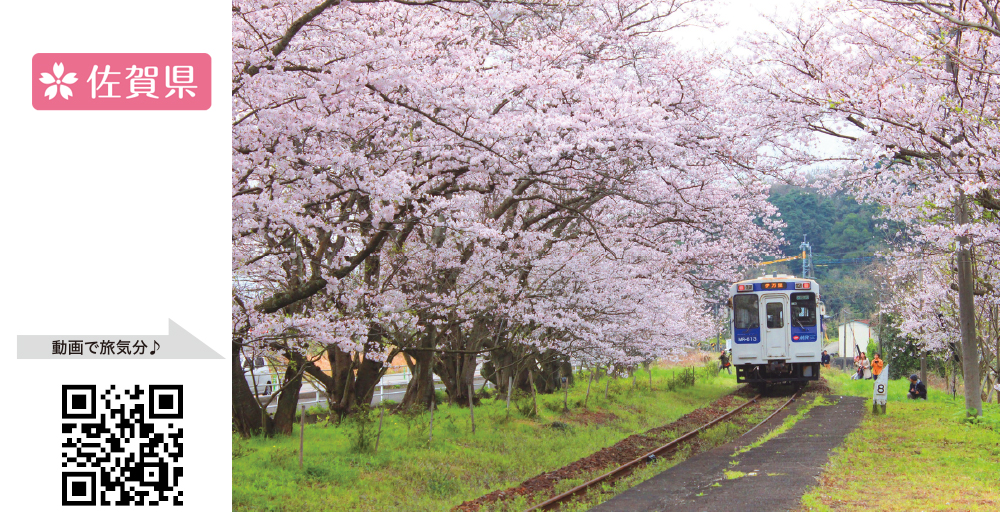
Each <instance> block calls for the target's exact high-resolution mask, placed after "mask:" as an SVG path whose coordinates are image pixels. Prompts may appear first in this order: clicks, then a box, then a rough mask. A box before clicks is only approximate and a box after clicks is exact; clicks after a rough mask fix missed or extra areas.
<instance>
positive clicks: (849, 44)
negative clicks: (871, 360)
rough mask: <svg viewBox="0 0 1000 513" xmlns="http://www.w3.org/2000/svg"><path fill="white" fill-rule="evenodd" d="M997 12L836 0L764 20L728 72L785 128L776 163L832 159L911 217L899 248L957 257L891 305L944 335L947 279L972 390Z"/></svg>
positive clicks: (954, 4) (913, 324)
mask: <svg viewBox="0 0 1000 513" xmlns="http://www.w3.org/2000/svg"><path fill="white" fill-rule="evenodd" d="M996 9H997V2H995V1H986V0H982V1H964V0H960V1H949V2H927V1H918V0H912V1H911V0H850V1H846V0H845V1H833V2H829V3H828V4H826V5H825V6H823V7H821V8H819V9H811V10H807V11H806V12H802V13H801V15H800V16H799V17H797V18H796V19H793V20H791V21H780V20H774V23H775V26H776V27H777V29H778V33H777V34H776V35H769V36H760V37H756V38H753V39H752V40H749V41H748V42H747V46H748V48H750V49H752V52H753V62H752V63H745V64H749V67H747V68H736V70H735V73H736V74H741V71H742V70H743V69H748V70H751V71H747V72H745V73H742V82H743V83H744V84H745V85H746V91H747V95H748V98H749V101H748V104H749V105H754V106H756V109H757V111H758V113H759V119H760V120H761V121H760V124H761V125H762V126H769V127H773V126H775V125H781V126H783V127H784V129H783V130H779V131H778V133H779V134H780V137H778V138H776V139H775V143H774V146H773V150H772V152H771V153H772V156H774V159H775V162H776V164H775V165H776V167H777V166H786V167H791V166H797V165H802V164H811V163H816V162H818V161H823V160H826V161H834V162H840V163H841V164H843V165H841V166H839V167H838V169H837V170H836V171H835V172H833V173H832V176H831V181H832V182H835V183H838V185H842V186H846V187H849V188H851V189H852V192H853V193H854V194H855V195H856V196H857V197H858V198H859V199H861V200H867V201H872V202H877V203H879V204H882V205H884V206H885V207H886V216H887V217H888V218H891V219H893V220H898V221H903V222H907V223H910V224H911V225H912V227H913V229H914V232H915V233H916V234H918V236H915V237H914V238H913V239H912V240H913V241H914V243H915V244H917V245H918V246H914V247H913V248H910V249H909V250H907V251H906V252H907V253H908V254H910V255H917V254H921V255H927V254H934V255H940V254H942V253H944V254H947V255H949V257H948V258H954V262H955V263H954V268H955V271H954V273H948V274H947V276H948V277H949V278H950V279H953V280H954V281H950V282H945V281H944V277H945V275H944V274H934V275H933V276H931V275H930V274H929V272H928V271H927V269H939V268H940V264H941V261H940V259H939V258H936V259H930V260H925V261H924V262H923V264H924V265H923V268H925V274H924V280H923V281H921V282H920V283H922V284H923V285H922V286H921V287H919V288H918V292H917V293H916V294H914V295H911V296H908V297H906V298H897V301H899V302H900V303H899V304H901V305H902V304H905V303H906V302H907V301H910V302H911V303H910V304H909V305H908V306H907V309H908V308H912V309H911V310H909V314H908V315H909V316H910V320H909V321H907V322H909V324H908V326H910V328H911V329H913V332H914V333H920V334H922V335H923V336H927V337H929V338H928V339H927V340H926V342H927V343H928V344H930V345H931V346H934V345H936V344H939V343H940V342H941V341H943V340H944V339H946V338H947V335H946V334H944V333H941V332H940V331H936V330H935V329H933V328H932V327H933V326H934V325H935V322H936V321H937V318H938V314H942V315H943V314H947V313H948V311H947V307H946V306H945V304H944V303H942V300H943V298H945V297H946V296H948V295H949V290H950V288H951V287H950V286H949V285H951V284H954V285H955V289H956V292H957V298H958V301H957V311H958V318H959V322H958V323H957V325H958V326H959V327H960V332H961V340H962V344H961V346H962V359H963V363H964V379H965V386H966V390H970V391H972V390H978V389H979V386H980V382H979V376H980V373H979V360H980V358H979V354H978V351H977V338H978V332H977V329H976V326H975V300H974V296H975V292H976V290H977V288H986V289H993V288H994V285H995V279H996V278H995V273H992V272H983V271H985V266H983V265H982V264H983V263H984V262H994V261H996V260H997V256H998V255H997V253H998V248H1000V246H998V244H997V241H998V235H1000V231H998V230H1000V224H998V223H997V221H996V219H997V218H996V216H997V213H998V212H1000V203H998V202H997V197H998V196H997V194H998V192H1000V165H998V164H1000V163H998V160H997V155H998V152H997V149H998V148H997V145H998V144H1000V134H998V132H997V130H998V129H997V127H998V125H997V118H996V113H997V112H998V111H1000V105H998V104H997V93H998V91H997V81H996V79H995V76H996V73H997V70H998V69H1000V68H998V66H997V58H998V50H1000V48H998V41H1000V40H998V36H1000V22H998V17H997V14H996ZM823 140H826V141H827V143H826V145H825V147H824V148H823V151H818V149H817V145H818V144H821V143H822V141H823ZM830 140H835V141H837V144H835V145H833V144H830V143H829V141H830ZM974 254H975V255H977V257H978V260H977V261H978V263H979V265H976V264H975V263H974V262H973V258H972V255H974ZM974 268H978V269H979V271H980V272H978V273H976V272H974V270H973V269H974ZM935 272H938V271H935ZM987 282H992V283H987ZM977 283H978V285H977ZM928 287H929V288H928ZM932 289H933V290H932ZM994 301H995V299H994ZM914 302H915V303H914ZM904 310H905V309H904ZM914 316H920V318H919V319H918V318H916V317H914ZM904 324H905V323H904ZM966 406H967V407H968V408H969V409H970V410H976V411H978V413H980V414H981V412H982V409H981V403H980V398H979V395H978V394H975V393H972V392H970V393H967V394H966Z"/></svg>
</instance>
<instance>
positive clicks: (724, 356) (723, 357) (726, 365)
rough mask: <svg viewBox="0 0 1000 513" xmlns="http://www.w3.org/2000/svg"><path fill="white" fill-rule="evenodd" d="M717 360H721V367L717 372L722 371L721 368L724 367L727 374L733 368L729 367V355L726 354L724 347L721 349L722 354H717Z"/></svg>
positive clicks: (730, 372) (731, 371)
mask: <svg viewBox="0 0 1000 513" xmlns="http://www.w3.org/2000/svg"><path fill="white" fill-rule="evenodd" d="M719 361H720V362H722V367H721V368H720V369H719V372H722V369H726V371H727V372H729V374H732V373H733V370H732V369H730V368H729V367H730V365H729V355H728V354H726V351H725V350H724V349H723V350H722V354H720V355H719Z"/></svg>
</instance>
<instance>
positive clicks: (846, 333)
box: [837, 319, 878, 358]
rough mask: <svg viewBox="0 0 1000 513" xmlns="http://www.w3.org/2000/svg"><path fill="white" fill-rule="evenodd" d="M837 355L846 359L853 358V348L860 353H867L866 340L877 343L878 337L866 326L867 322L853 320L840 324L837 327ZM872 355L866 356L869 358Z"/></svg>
mask: <svg viewBox="0 0 1000 513" xmlns="http://www.w3.org/2000/svg"><path fill="white" fill-rule="evenodd" d="M837 332H838V335H837V354H838V355H840V356H843V357H847V358H854V355H855V350H854V348H855V347H859V348H861V351H867V347H868V339H872V340H874V341H875V342H876V343H878V335H877V334H876V332H875V331H873V330H872V328H871V326H869V325H868V321H863V320H861V319H855V320H853V321H850V322H847V323H844V324H841V325H840V326H838V327H837ZM871 357H872V355H868V358H871Z"/></svg>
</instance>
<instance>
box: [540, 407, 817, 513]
mask: <svg viewBox="0 0 1000 513" xmlns="http://www.w3.org/2000/svg"><path fill="white" fill-rule="evenodd" d="M801 393H802V388H799V389H797V390H796V391H795V393H793V394H792V396H791V397H790V398H789V399H788V401H786V402H785V403H784V404H782V405H781V406H780V407H778V409H776V410H775V411H774V412H772V413H771V414H770V415H768V417H767V418H766V419H764V420H763V421H761V422H760V423H758V424H757V425H755V426H753V427H752V428H750V429H749V430H747V431H746V432H745V433H744V435H745V434H746V433H749V432H751V431H753V430H754V429H757V428H758V427H760V426H761V425H762V424H764V423H765V422H767V421H768V420H771V418H772V417H774V416H775V415H777V414H778V413H779V412H781V411H782V410H784V409H785V408H786V407H787V406H788V405H789V404H792V402H793V401H795V399H796V398H798V397H799V395H801ZM760 398H761V394H758V395H756V396H754V397H753V398H752V399H750V400H749V401H747V402H745V403H743V404H741V405H740V406H738V407H736V408H734V409H733V410H731V411H729V412H726V413H725V414H723V415H720V416H719V417H716V418H715V419H713V420H711V421H710V422H708V423H706V424H705V425H703V426H701V427H699V428H697V429H695V430H693V431H690V432H688V433H685V434H684V435H681V436H679V437H677V438H675V439H674V440H671V441H670V442H668V443H667V444H665V445H663V446H660V447H657V448H656V449H653V450H652V451H650V452H648V453H646V454H644V455H642V456H640V457H638V458H636V459H634V460H632V461H629V462H628V463H625V464H624V465H622V466H620V467H618V468H616V469H614V470H612V471H610V472H608V473H606V474H603V475H601V476H598V477H596V478H594V479H591V480H590V481H587V482H586V483H583V484H582V485H579V486H577V487H575V488H572V489H570V490H567V491H565V492H563V493H561V494H559V495H556V496H555V497H552V498H550V499H548V500H546V501H545V502H541V503H539V504H536V505H534V506H532V507H530V508H528V509H527V510H526V511H549V510H552V509H555V508H556V507H557V506H559V505H560V504H563V503H565V502H567V501H569V500H570V499H572V498H574V497H577V496H580V495H582V494H585V493H587V492H588V491H589V490H592V489H594V488H595V487H599V486H601V485H604V484H610V483H613V482H615V481H617V480H619V479H621V478H623V477H625V476H627V475H629V474H631V473H632V472H633V471H635V470H636V469H638V468H640V467H642V466H644V465H645V464H646V463H649V462H650V461H654V460H655V459H656V458H657V456H659V455H660V454H663V453H665V452H667V451H669V450H670V449H673V448H674V447H676V446H677V445H678V444H680V443H681V442H683V441H685V440H688V439H691V438H693V437H695V436H697V435H698V434H699V433H701V432H702V431H704V430H706V429H708V428H710V427H712V426H714V425H716V424H718V423H719V422H722V421H723V420H726V419H728V418H729V417H732V416H733V415H735V414H736V413H739V412H740V411H741V410H743V409H744V408H746V407H747V406H750V405H751V404H756V403H757V400H758V399H760ZM741 436H742V435H741Z"/></svg>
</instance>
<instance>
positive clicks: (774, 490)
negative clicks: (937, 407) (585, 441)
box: [593, 395, 867, 511]
mask: <svg viewBox="0 0 1000 513" xmlns="http://www.w3.org/2000/svg"><path fill="white" fill-rule="evenodd" d="M826 399H827V401H829V402H831V403H835V404H832V405H820V406H815V407H813V409H812V410H811V411H810V412H809V413H808V414H807V415H806V417H805V418H803V419H801V420H799V421H798V422H797V423H796V424H795V425H794V426H792V427H791V428H790V429H789V430H788V431H786V432H785V433H782V434H781V435H779V436H777V437H775V438H773V439H771V440H769V441H767V442H765V443H764V444H762V445H760V446H759V447H756V448H754V449H751V450H749V451H747V452H745V453H742V454H739V455H736V456H734V455H733V453H734V452H736V450H737V449H738V448H739V447H741V446H745V445H748V444H750V443H752V442H753V441H754V440H755V439H757V438H759V437H760V436H761V435H762V434H764V433H765V432H766V431H767V430H769V429H773V428H775V427H777V426H778V425H780V422H781V419H779V417H783V415H778V416H776V417H775V418H774V419H772V420H771V421H769V422H768V424H766V425H763V426H761V427H759V428H757V429H756V430H754V431H753V432H751V433H749V434H748V435H745V436H743V437H740V438H739V439H737V440H735V441H734V442H730V443H727V444H725V445H722V446H719V447H716V448H715V449H712V450H710V451H706V452H704V453H701V454H698V455H696V456H693V457H691V458H690V459H688V460H686V461H684V462H682V463H680V464H678V465H676V466H674V467H671V468H669V469H667V470H666V471H664V472H662V473H660V474H658V475H657V476H655V477H653V478H652V479H649V480H648V481H646V482H644V483H642V484H640V485H638V486H636V487H635V488H632V489H631V490H628V491H626V492H624V493H622V494H620V495H618V496H616V497H615V498H613V499H611V500H609V501H608V502H605V503H604V504H601V505H600V506H598V507H596V508H594V509H593V511H794V510H798V509H800V505H799V502H800V499H801V497H802V495H803V494H804V493H805V490H806V488H807V487H809V486H811V485H815V484H816V483H817V478H818V477H819V475H820V473H821V467H822V466H823V465H824V464H825V463H826V462H827V460H828V458H829V452H830V451H831V450H832V449H833V448H834V447H837V446H838V445H840V444H841V443H843V441H844V438H845V437H846V436H847V434H848V433H850V432H851V431H853V430H854V429H855V428H857V426H858V424H859V423H860V422H861V415H862V409H863V408H864V407H865V406H866V405H867V403H866V401H865V399H864V398H861V397H843V396H830V395H828V396H826ZM803 404H805V401H802V402H800V406H801V405H803ZM732 462H737V463H736V464H735V465H733V464H731V463H732ZM727 471H728V472H729V476H730V477H731V478H727V476H726V472H727ZM741 473H742V475H741Z"/></svg>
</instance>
